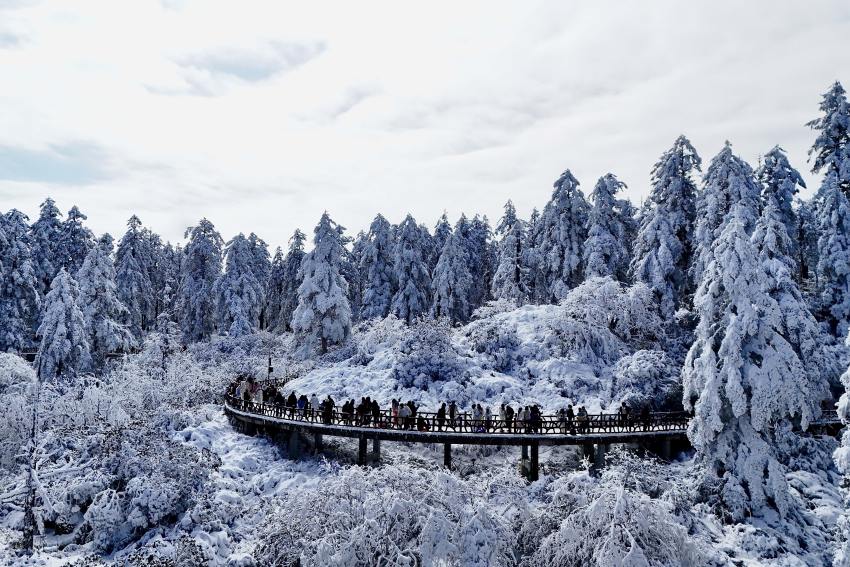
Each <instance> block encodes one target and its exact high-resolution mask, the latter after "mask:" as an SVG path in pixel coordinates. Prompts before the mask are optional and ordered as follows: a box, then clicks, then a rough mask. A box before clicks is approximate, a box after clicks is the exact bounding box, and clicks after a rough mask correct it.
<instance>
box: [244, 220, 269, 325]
mask: <svg viewBox="0 0 850 567" xmlns="http://www.w3.org/2000/svg"><path fill="white" fill-rule="evenodd" d="M248 243H249V244H250V245H251V256H252V259H253V260H252V262H251V271H252V272H253V273H254V277H255V278H256V279H257V281H258V282H259V283H260V287H261V291H260V314H259V327H258V328H259V329H260V330H261V331H262V330H265V329H267V328H269V325H268V318H269V315H268V305H267V298H266V289H267V287H268V282H269V275H270V274H271V270H272V263H271V258H270V257H269V245H268V244H266V241H265V240H263V239H262V238H260V237H259V236H257V235H256V234H254V233H253V232H252V233H251V234H249V235H248Z"/></svg>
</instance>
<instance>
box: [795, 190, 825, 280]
mask: <svg viewBox="0 0 850 567" xmlns="http://www.w3.org/2000/svg"><path fill="white" fill-rule="evenodd" d="M815 208H816V207H815V203H814V201H809V200H807V201H803V200H801V199H797V207H796V209H797V229H796V231H795V233H794V240H795V241H796V249H797V268H798V272H797V281H798V282H800V285H801V286H808V287H807V289H809V288H811V289H818V288H819V287H820V285H819V282H818V269H817V268H818V237H819V236H820V235H819V229H818V218H817V212H816V211H815Z"/></svg>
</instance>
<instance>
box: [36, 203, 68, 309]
mask: <svg viewBox="0 0 850 567" xmlns="http://www.w3.org/2000/svg"><path fill="white" fill-rule="evenodd" d="M59 217H60V213H59V208H58V207H57V206H56V202H55V201H54V200H53V199H51V198H50V197H48V198H47V199H45V200H44V202H43V203H41V212H40V213H39V215H38V220H36V221H35V222H34V223H33V225H32V227H30V242H31V249H32V262H33V269H34V270H35V276H36V277H37V278H38V292H39V294H41V295H44V294H46V293H47V291H48V290H49V289H50V282H52V281H53V278H54V277H55V276H56V272H57V271H58V270H59V265H58V264H59V263H60V262H59V259H58V258H57V255H58V251H57V246H58V243H59V235H60V233H61V232H62V221H61V220H60V218H59Z"/></svg>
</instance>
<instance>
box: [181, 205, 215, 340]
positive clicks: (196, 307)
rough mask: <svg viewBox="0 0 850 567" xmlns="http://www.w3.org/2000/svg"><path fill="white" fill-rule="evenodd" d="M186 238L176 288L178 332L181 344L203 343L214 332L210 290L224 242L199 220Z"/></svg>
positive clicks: (213, 298)
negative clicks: (177, 294)
mask: <svg viewBox="0 0 850 567" xmlns="http://www.w3.org/2000/svg"><path fill="white" fill-rule="evenodd" d="M186 237H188V238H189V242H188V244H186V252H185V258H184V264H183V279H182V281H181V284H180V298H179V309H180V328H181V331H182V332H183V340H184V341H185V342H196V341H203V340H207V339H209V338H210V336H211V335H212V334H213V333H214V332H215V328H216V327H215V323H216V311H215V295H214V294H213V286H214V285H215V282H216V280H217V279H218V277H219V276H220V275H221V253H222V247H223V246H224V241H223V240H222V238H221V235H220V234H219V233H218V231H216V229H215V226H213V224H212V223H211V222H210V221H208V220H207V219H201V220H200V222H199V223H198V225H197V226H194V227H190V228H188V229H187V230H186Z"/></svg>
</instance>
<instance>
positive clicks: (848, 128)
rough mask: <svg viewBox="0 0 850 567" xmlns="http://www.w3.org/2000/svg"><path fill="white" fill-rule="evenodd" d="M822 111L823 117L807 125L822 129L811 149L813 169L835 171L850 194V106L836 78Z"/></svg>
mask: <svg viewBox="0 0 850 567" xmlns="http://www.w3.org/2000/svg"><path fill="white" fill-rule="evenodd" d="M820 110H821V112H822V113H823V114H822V116H820V117H818V118H816V119H814V120H812V121H810V122H808V123H807V124H806V125H807V126H809V127H810V128H812V129H813V130H816V131H817V132H818V136H817V138H816V139H815V142H814V144H813V145H812V148H811V149H810V150H809V158H810V159H812V158H813V159H814V161H813V163H812V171H813V172H815V173H817V172H819V171H821V170H825V171H824V174H825V175H828V174H829V173H830V172H831V173H834V174H835V175H836V177H837V180H838V184H839V186H840V187H841V189H842V191H844V194H845V195H848V196H850V167H847V165H846V162H847V160H848V156H850V105H848V103H847V95H846V93H845V91H844V87H842V86H841V83H839V82H838V81H836V82H835V83H833V85H832V86H831V87H830V88H829V90H828V91H827V92H826V93H824V95H823V97H822V99H821V103H820Z"/></svg>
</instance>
